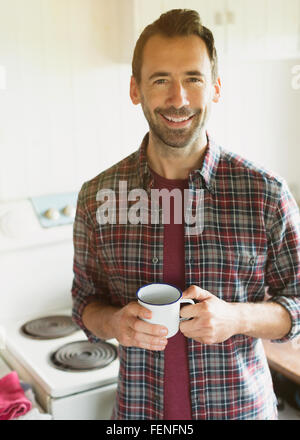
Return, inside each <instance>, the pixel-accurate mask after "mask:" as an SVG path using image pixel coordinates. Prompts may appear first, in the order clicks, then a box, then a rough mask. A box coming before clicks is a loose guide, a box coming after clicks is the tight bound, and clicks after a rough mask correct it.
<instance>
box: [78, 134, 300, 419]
mask: <svg viewBox="0 0 300 440" xmlns="http://www.w3.org/2000/svg"><path fill="white" fill-rule="evenodd" d="M147 143H148V135H146V137H145V138H144V140H143V143H142V145H141V147H140V148H139V150H138V151H136V152H134V153H133V154H131V155H130V156H128V157H127V158H125V159H123V160H122V161H120V162H119V163H117V164H116V165H114V166H113V167H111V168H110V169H108V170H106V171H105V172H103V173H101V174H100V175H98V176H97V177H95V178H94V179H92V180H90V181H89V182H86V183H85V184H84V185H83V186H82V189H81V191H80V193H79V197H78V205H77V213H76V218H75V223H74V249H75V253H74V281H73V287H72V296H73V319H74V321H75V322H76V323H77V324H78V325H79V326H80V327H81V328H82V329H83V330H84V331H85V333H86V335H87V337H88V339H89V341H90V342H95V341H97V340H98V339H97V338H96V337H95V336H94V335H93V334H91V332H90V331H89V330H87V329H86V328H85V326H84V325H83V323H82V320H81V317H82V312H83V309H84V307H85V306H86V305H87V304H88V303H89V302H90V301H94V300H97V299H100V300H106V301H107V300H108V301H109V302H110V303H111V304H113V305H118V306H125V305H126V304H127V303H128V302H130V301H132V300H136V290H137V289H138V288H139V287H140V286H142V285H143V284H147V283H153V282H162V279H163V257H164V256H163V230H164V225H163V223H162V222H160V223H159V224H151V222H148V224H146V223H145V224H130V223H126V224H120V222H118V218H117V221H116V222H115V223H114V224H111V223H107V224H106V225H102V226H100V225H99V223H98V222H97V208H98V207H99V206H100V203H99V202H97V200H96V194H97V192H98V191H99V190H100V189H103V188H107V189H112V190H113V191H115V194H116V202H120V201H121V200H120V194H119V192H118V191H119V181H121V180H122V181H126V182H127V191H128V192H129V191H131V190H132V189H135V188H143V189H145V190H146V191H147V194H148V195H150V190H151V188H152V186H153V177H152V175H151V173H150V171H149V168H148V165H147V157H146V148H147ZM189 189H190V191H191V194H194V198H196V190H197V189H203V190H204V228H203V230H201V233H199V234H194V235H191V234H185V273H186V287H188V286H190V285H192V284H194V285H198V286H200V287H202V288H203V289H205V290H208V291H209V292H211V293H213V294H214V295H216V296H218V297H219V298H221V299H223V300H225V301H228V302H260V301H263V300H265V293H266V288H267V290H268V294H269V295H270V297H271V298H270V299H271V300H272V301H276V302H277V303H280V304H281V305H282V306H283V307H285V308H286V309H287V310H288V312H289V313H290V316H291V318H292V328H291V330H290V332H289V334H288V335H286V337H284V338H282V339H280V340H278V341H276V342H285V341H288V340H290V339H291V338H293V337H295V336H296V335H298V334H299V332H300V298H299V293H300V284H299V282H300V264H299V256H300V253H299V238H300V235H299V232H300V231H299V224H300V222H299V212H298V208H297V206H296V203H295V201H294V199H293V198H292V196H291V194H290V192H289V190H288V188H287V186H286V184H285V182H284V180H283V179H281V178H279V177H276V176H274V175H273V174H271V173H270V172H267V171H265V170H263V169H261V168H258V167H256V166H254V165H253V164H251V163H250V162H248V161H246V160H244V159H242V158H241V157H239V156H238V155H236V154H233V153H229V152H227V151H226V150H224V149H222V148H221V147H219V146H217V145H215V144H214V142H213V141H212V140H211V139H210V137H209V136H208V148H207V151H206V155H205V158H204V162H203V166H202V169H199V170H194V171H193V172H191V173H190V175H189ZM135 202H136V200H135ZM131 203H132V202H128V208H129V207H130V206H131ZM117 206H118V205H117ZM149 210H150V197H149ZM117 213H118V212H116V214H117ZM274 342H275V341H274ZM119 358H120V371H119V381H118V391H117V399H116V404H115V409H114V413H113V415H112V418H113V419H148V420H149V419H152V420H153V419H162V418H163V401H164V398H163V381H164V376H163V372H164V352H154V351H150V350H145V349H140V348H135V347H124V346H121V345H120V346H119ZM188 361H189V374H190V392H191V405H192V415H193V419H274V418H276V417H277V410H276V399H275V395H274V392H273V387H272V381H271V376H270V372H269V368H268V364H267V361H266V357H265V354H264V349H263V345H262V341H261V340H260V339H256V338H253V337H250V336H245V335H242V334H237V335H234V336H232V337H230V338H229V339H227V340H226V341H225V342H223V343H218V344H211V345H206V344H202V343H200V342H196V341H194V340H193V339H188Z"/></svg>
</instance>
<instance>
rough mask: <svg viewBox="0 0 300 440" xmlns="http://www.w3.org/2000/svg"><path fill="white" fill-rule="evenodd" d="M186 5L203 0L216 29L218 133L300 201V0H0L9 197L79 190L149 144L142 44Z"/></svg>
mask: <svg viewBox="0 0 300 440" xmlns="http://www.w3.org/2000/svg"><path fill="white" fill-rule="evenodd" d="M175 7H191V8H195V9H196V8H197V9H198V10H199V12H200V14H201V16H202V17H203V22H204V24H206V25H207V26H209V27H211V28H212V29H213V31H214V34H215V36H216V41H217V48H218V52H219V56H220V74H221V79H222V84H223V96H222V100H221V102H220V103H219V104H216V105H214V106H213V113H212V116H211V122H210V126H209V131H210V132H211V134H212V135H213V136H214V137H215V138H216V140H217V141H218V142H220V143H221V144H222V145H224V146H225V147H226V148H228V149H230V150H233V151H237V152H238V153H240V154H243V155H245V156H247V157H248V158H250V159H252V160H254V161H256V162H259V163H261V164H262V165H264V166H265V167H267V168H272V169H274V170H275V171H276V172H278V173H280V174H282V175H283V176H284V177H285V178H286V179H287V180H288V181H289V182H290V183H291V185H292V188H293V191H295V193H298V194H297V196H298V197H299V199H300V191H299V188H300V176H299V173H298V163H300V152H299V148H298V143H299V141H298V140H299V138H300V128H299V114H300V78H299V81H298V80H297V72H298V70H297V66H298V65H300V0H288V2H286V1H283V0H272V1H270V0H259V1H257V0H251V1H250V0H211V1H210V2H207V1H204V0H197V1H195V0H194V1H189V0H186V1H183V0H182V1H181V0H152V1H151V2H149V1H148V0H147V1H146V0H110V1H106V0H10V1H9V2H8V1H7V0H0V201H1V200H2V201H3V200H10V199H18V198H22V197H29V196H34V195H40V194H47V193H55V192H65V191H76V190H78V189H79V188H80V186H81V184H82V182H83V181H85V180H87V179H89V178H91V177H93V176H95V175H96V174H98V173H99V172H100V171H102V170H104V169H105V168H107V167H109V166H110V165H112V164H113V163H115V162H117V161H119V160H120V159H121V158H123V157H125V156H127V155H128V154H130V153H131V152H133V151H135V150H136V149H137V148H138V146H139V144H140V141H141V140H142V137H143V135H144V134H145V132H146V131H147V124H146V123H145V120H144V117H143V114H142V111H141V109H140V107H135V106H133V105H132V103H131V101H130V98H129V81H130V74H131V66H130V62H131V55H132V51H133V46H134V42H135V40H136V38H137V37H138V35H139V32H140V31H141V30H142V29H143V27H144V26H145V25H146V24H147V23H149V22H151V21H153V20H154V19H155V18H157V17H158V16H159V14H160V13H161V12H162V11H165V10H168V9H171V8H175ZM299 73H300V68H299ZM298 85H299V87H298Z"/></svg>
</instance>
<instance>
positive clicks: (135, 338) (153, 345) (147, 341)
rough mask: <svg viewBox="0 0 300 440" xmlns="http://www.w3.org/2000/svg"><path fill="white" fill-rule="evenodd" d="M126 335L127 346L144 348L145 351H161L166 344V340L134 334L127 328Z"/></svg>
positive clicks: (138, 333)
mask: <svg viewBox="0 0 300 440" xmlns="http://www.w3.org/2000/svg"><path fill="white" fill-rule="evenodd" d="M127 335H128V345H129V346H133V347H139V348H144V349H146V350H155V351H158V350H159V351H161V350H164V349H165V348H166V345H167V343H168V340H167V338H163V337H156V336H153V335H147V334H146V333H140V332H136V331H134V330H133V329H132V328H131V327H128V330H127Z"/></svg>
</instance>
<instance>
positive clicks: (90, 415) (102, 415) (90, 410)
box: [47, 383, 117, 420]
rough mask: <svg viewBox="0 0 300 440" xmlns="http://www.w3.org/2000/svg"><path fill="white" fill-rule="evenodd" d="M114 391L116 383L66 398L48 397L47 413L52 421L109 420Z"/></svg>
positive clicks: (114, 396) (114, 395)
mask: <svg viewBox="0 0 300 440" xmlns="http://www.w3.org/2000/svg"><path fill="white" fill-rule="evenodd" d="M116 390H117V383H113V384H110V385H104V386H103V387H99V388H95V389H93V390H88V391H83V392H80V393H77V394H73V395H70V396H66V397H60V398H53V397H50V398H49V399H48V408H47V412H49V413H50V414H52V416H53V419H54V420H109V419H110V418H111V415H112V411H113V407H114V404H115V398H116Z"/></svg>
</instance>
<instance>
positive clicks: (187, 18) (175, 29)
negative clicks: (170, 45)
mask: <svg viewBox="0 0 300 440" xmlns="http://www.w3.org/2000/svg"><path fill="white" fill-rule="evenodd" d="M157 34H160V35H162V36H166V37H170V38H172V37H178V36H182V37H186V36H190V35H198V37H200V38H201V39H202V40H203V41H204V43H205V45H206V48H207V51H208V55H209V58H210V62H211V71H212V79H213V81H215V80H216V79H217V76H218V58H217V51H216V48H215V41H214V37H213V34H212V32H211V31H210V30H209V29H208V28H206V27H205V26H202V23H201V19H200V16H199V14H198V12H196V11H193V10H191V9H172V10H171V11H168V12H166V13H164V14H162V15H161V16H160V17H159V18H158V19H157V20H156V21H154V22H153V23H152V24H149V25H148V26H147V27H146V28H145V29H144V30H143V32H142V33H141V35H140V37H139V39H138V40H137V42H136V45H135V49H134V53H133V59H132V75H133V76H134V78H135V80H136V82H137V83H138V84H140V82H141V70H142V62H143V50H144V47H145V45H146V43H147V41H148V40H149V38H150V37H152V36H153V35H157Z"/></svg>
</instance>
